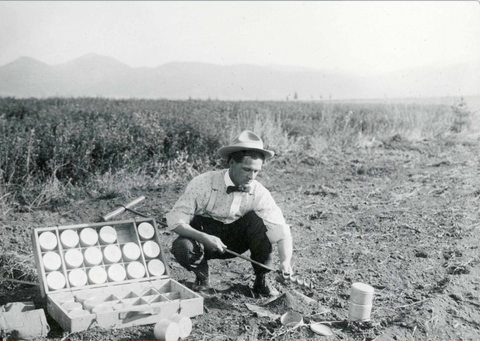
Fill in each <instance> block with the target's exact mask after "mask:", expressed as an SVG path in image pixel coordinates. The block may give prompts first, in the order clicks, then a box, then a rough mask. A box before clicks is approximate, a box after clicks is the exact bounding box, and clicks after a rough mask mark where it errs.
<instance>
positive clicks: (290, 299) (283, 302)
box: [264, 291, 311, 315]
mask: <svg viewBox="0 0 480 341" xmlns="http://www.w3.org/2000/svg"><path fill="white" fill-rule="evenodd" d="M264 307H265V308H266V309H268V310H269V311H271V312H272V313H275V314H278V315H282V314H285V313H286V312H287V311H296V312H298V313H301V314H308V313H310V310H311V307H310V306H309V305H308V304H306V303H304V302H302V301H301V300H299V299H297V298H296V297H295V296H294V295H292V294H291V293H290V292H288V291H287V292H284V293H283V294H281V295H280V296H278V297H277V298H276V299H274V300H273V301H270V302H268V303H267V304H265V305H264Z"/></svg>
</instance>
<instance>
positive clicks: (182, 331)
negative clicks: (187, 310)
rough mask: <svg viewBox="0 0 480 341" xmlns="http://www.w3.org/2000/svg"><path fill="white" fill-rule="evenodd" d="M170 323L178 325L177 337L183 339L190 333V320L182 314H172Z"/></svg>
mask: <svg viewBox="0 0 480 341" xmlns="http://www.w3.org/2000/svg"><path fill="white" fill-rule="evenodd" d="M170 321H173V322H175V323H177V324H178V329H179V336H180V338H182V339H184V338H186V337H187V336H189V335H190V333H191V332H192V320H191V319H190V317H188V316H186V315H182V314H173V315H172V317H170Z"/></svg>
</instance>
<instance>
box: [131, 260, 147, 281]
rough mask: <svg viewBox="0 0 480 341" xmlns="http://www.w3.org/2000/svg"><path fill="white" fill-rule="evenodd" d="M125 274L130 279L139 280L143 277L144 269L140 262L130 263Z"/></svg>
mask: <svg viewBox="0 0 480 341" xmlns="http://www.w3.org/2000/svg"><path fill="white" fill-rule="evenodd" d="M127 274H128V278H130V279H139V278H143V277H144V276H145V267H144V266H143V265H142V263H140V262H131V263H129V264H128V265H127Z"/></svg>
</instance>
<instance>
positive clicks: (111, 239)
mask: <svg viewBox="0 0 480 341" xmlns="http://www.w3.org/2000/svg"><path fill="white" fill-rule="evenodd" d="M100 240H101V241H102V243H103V244H113V243H115V241H116V240H117V231H115V229H114V228H113V227H112V226H104V227H102V228H101V229H100Z"/></svg>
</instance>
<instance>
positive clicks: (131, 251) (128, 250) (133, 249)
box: [122, 242, 140, 261]
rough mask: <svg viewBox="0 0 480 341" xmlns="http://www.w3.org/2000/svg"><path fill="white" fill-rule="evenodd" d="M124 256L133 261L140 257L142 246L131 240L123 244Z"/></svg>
mask: <svg viewBox="0 0 480 341" xmlns="http://www.w3.org/2000/svg"><path fill="white" fill-rule="evenodd" d="M122 250H123V256H124V257H125V258H126V259H127V260H129V261H131V260H137V259H138V258H140V247H139V246H138V245H137V243H133V242H129V243H127V244H125V245H124V246H123V249H122Z"/></svg>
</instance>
